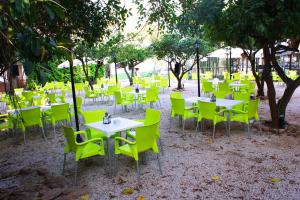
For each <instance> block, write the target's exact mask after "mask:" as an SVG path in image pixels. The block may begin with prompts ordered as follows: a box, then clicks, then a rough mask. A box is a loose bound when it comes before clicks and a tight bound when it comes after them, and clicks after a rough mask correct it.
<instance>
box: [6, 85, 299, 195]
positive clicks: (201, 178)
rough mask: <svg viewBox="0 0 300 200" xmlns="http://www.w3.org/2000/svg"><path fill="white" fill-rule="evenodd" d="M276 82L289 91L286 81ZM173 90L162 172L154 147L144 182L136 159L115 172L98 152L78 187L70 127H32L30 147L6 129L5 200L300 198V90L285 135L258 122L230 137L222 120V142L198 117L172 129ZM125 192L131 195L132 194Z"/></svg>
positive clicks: (165, 107) (83, 165)
mask: <svg viewBox="0 0 300 200" xmlns="http://www.w3.org/2000/svg"><path fill="white" fill-rule="evenodd" d="M174 85H175V84H174ZM276 87H277V91H278V93H279V94H280V93H282V90H283V86H276ZM169 93H170V90H169V91H165V93H162V94H160V99H161V104H162V107H161V108H159V109H160V110H161V112H162V119H161V123H160V133H161V138H162V141H163V149H164V155H161V164H162V170H163V175H162V176H161V175H160V174H159V170H158V165H157V161H156V157H155V156H154V155H153V154H151V153H150V152H149V153H147V154H146V163H141V165H140V169H141V186H140V187H137V180H136V168H135V166H136V165H135V162H134V161H133V159H131V158H129V157H125V156H119V157H116V158H115V159H114V162H113V175H112V177H109V176H108V170H107V169H106V167H107V162H105V158H104V157H94V158H92V159H89V160H88V162H84V161H82V162H80V164H79V176H78V186H76V187H73V186H72V184H73V180H74V166H75V165H74V157H73V155H69V156H68V159H67V165H66V172H65V178H64V177H62V176H60V174H61V171H62V162H63V148H64V138H63V134H62V132H59V131H58V132H57V135H56V138H54V137H53V130H52V128H51V127H47V128H46V129H47V138H48V141H47V142H45V141H44V140H43V139H42V137H41V134H40V133H39V132H38V130H32V133H31V134H27V136H28V137H27V144H26V145H24V143H23V139H22V136H21V135H19V136H18V137H17V138H16V137H14V136H11V135H9V134H7V133H2V134H1V141H0V148H1V152H0V170H1V176H0V199H80V198H81V199H137V198H139V199H142V197H144V199H257V200H258V199H300V186H299V184H300V148H299V145H300V137H297V135H299V134H298V132H299V129H298V127H299V126H298V124H299V123H300V105H299V104H298V102H299V99H300V89H298V90H297V91H296V92H295V95H294V96H293V98H292V100H291V102H290V104H289V106H288V110H287V121H288V122H289V123H290V124H291V125H290V126H289V129H288V130H287V131H285V132H284V133H283V134H280V135H277V134H273V133H271V132H268V131H264V132H260V131H258V130H256V129H255V128H254V127H253V128H252V129H251V139H248V138H247V137H246V131H245V130H246V129H245V127H244V126H243V125H241V124H233V125H232V131H231V135H230V137H228V136H226V134H225V125H224V124H219V125H217V136H216V139H215V140H214V142H211V140H210V139H209V138H210V137H209V135H210V134H211V132H212V127H211V126H209V125H208V126H207V127H206V128H205V132H204V133H200V132H196V131H195V124H194V121H193V120H191V121H188V122H187V124H186V125H187V126H186V131H185V133H184V134H183V133H182V131H181V128H180V127H179V125H178V120H173V123H172V125H171V130H170V131H169V115H170V100H169ZM196 94H197V87H196V83H195V82H193V81H187V82H185V91H184V95H185V96H186V97H188V96H195V95H196ZM96 108H105V109H106V110H108V112H109V113H112V112H113V106H111V104H107V103H106V104H105V103H102V102H100V103H94V104H92V103H91V102H90V103H88V104H87V105H85V106H84V110H90V109H96ZM260 115H261V118H262V120H268V119H269V118H270V117H269V109H268V102H267V101H266V100H265V101H262V102H261V105H260ZM114 116H122V117H127V118H130V119H142V118H143V117H144V110H142V109H138V110H134V111H130V112H128V113H124V112H122V111H121V108H120V107H119V108H118V109H117V113H116V114H115V115H114ZM28 132H30V131H28ZM215 176H217V177H215ZM213 177H215V178H216V179H217V180H213ZM124 189H127V190H128V191H129V192H127V193H130V194H124V193H126V192H124Z"/></svg>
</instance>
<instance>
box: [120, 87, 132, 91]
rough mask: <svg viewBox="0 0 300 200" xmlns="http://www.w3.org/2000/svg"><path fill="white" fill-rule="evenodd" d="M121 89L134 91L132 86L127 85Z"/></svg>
mask: <svg viewBox="0 0 300 200" xmlns="http://www.w3.org/2000/svg"><path fill="white" fill-rule="evenodd" d="M121 91H122V92H132V91H133V89H132V87H131V86H126V87H123V88H121Z"/></svg>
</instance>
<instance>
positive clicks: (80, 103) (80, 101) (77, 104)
mask: <svg viewBox="0 0 300 200" xmlns="http://www.w3.org/2000/svg"><path fill="white" fill-rule="evenodd" d="M76 107H77V108H80V109H81V107H82V97H80V96H77V97H76Z"/></svg>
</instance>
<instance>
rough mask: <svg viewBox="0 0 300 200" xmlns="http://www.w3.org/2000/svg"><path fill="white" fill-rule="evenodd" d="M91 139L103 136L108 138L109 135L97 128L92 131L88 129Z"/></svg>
mask: <svg viewBox="0 0 300 200" xmlns="http://www.w3.org/2000/svg"><path fill="white" fill-rule="evenodd" d="M87 133H88V136H89V137H90V138H89V139H93V138H103V139H104V140H106V139H107V136H106V135H105V133H103V132H102V131H97V130H95V129H90V131H87Z"/></svg>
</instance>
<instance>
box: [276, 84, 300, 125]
mask: <svg viewBox="0 0 300 200" xmlns="http://www.w3.org/2000/svg"><path fill="white" fill-rule="evenodd" d="M297 87H298V85H297V84H295V83H294V82H293V83H292V84H289V85H288V86H287V87H286V89H285V90H284V93H283V95H282V97H281V98H280V99H279V100H278V104H277V105H278V117H279V119H278V120H279V121H278V128H284V125H285V112H286V107H287V105H288V103H289V101H290V100H291V97H292V96H293V94H294V92H295V90H296V89H297Z"/></svg>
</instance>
